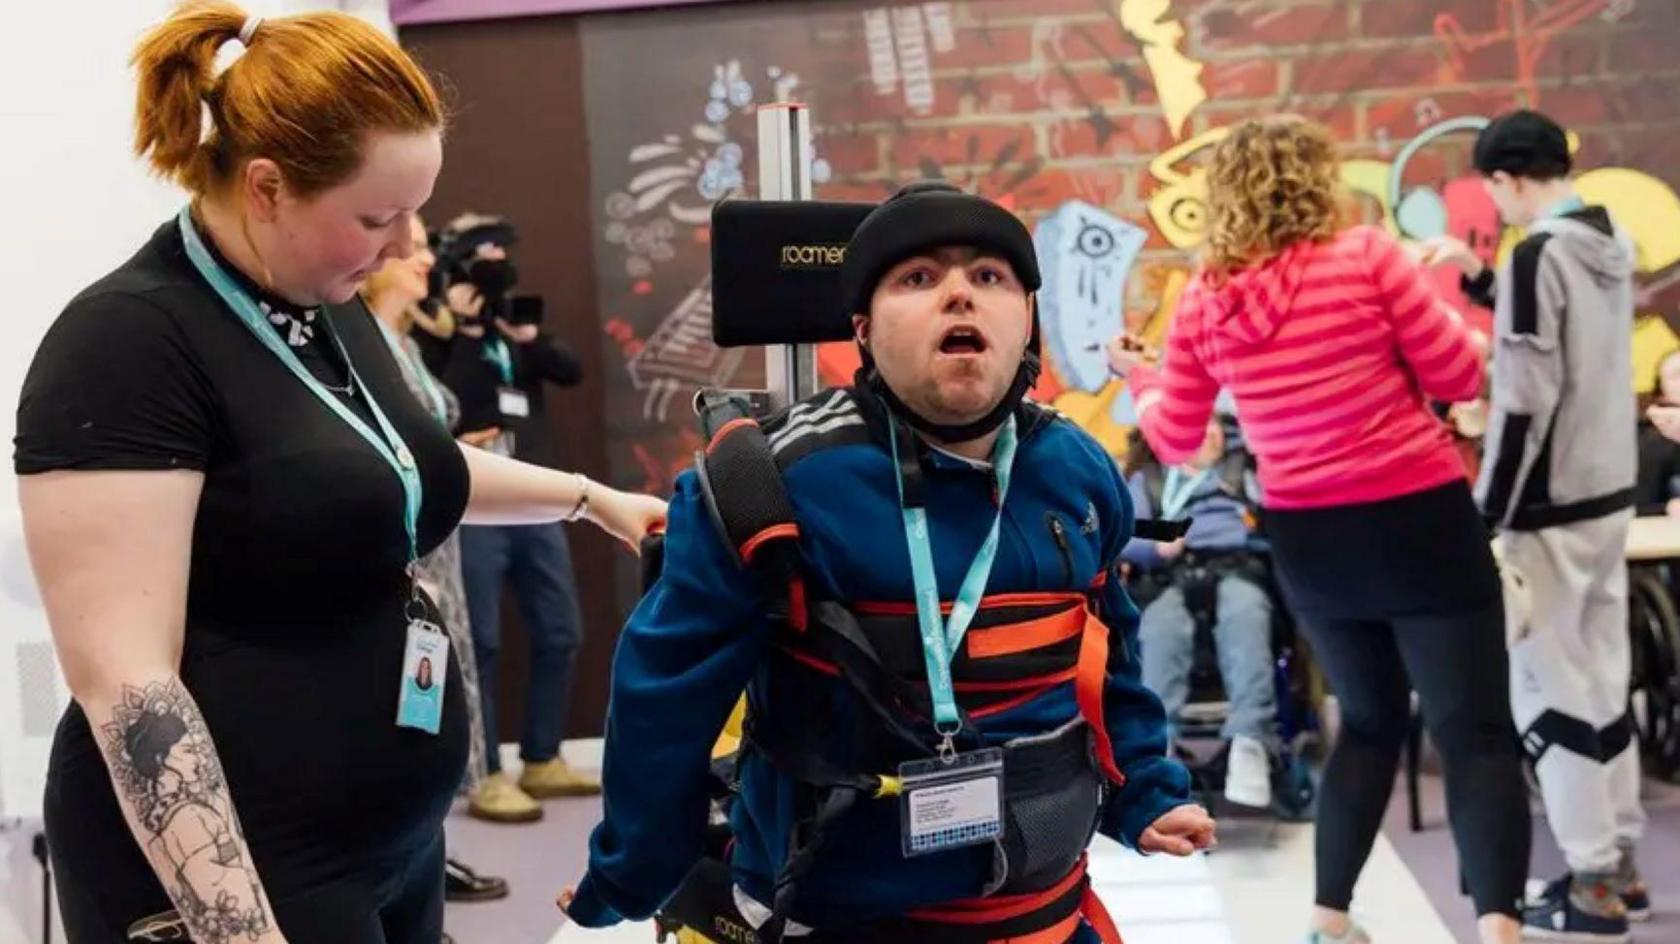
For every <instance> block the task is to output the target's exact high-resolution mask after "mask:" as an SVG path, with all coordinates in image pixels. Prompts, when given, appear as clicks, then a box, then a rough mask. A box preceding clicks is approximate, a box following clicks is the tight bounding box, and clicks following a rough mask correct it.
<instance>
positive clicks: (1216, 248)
mask: <svg viewBox="0 0 1680 944" xmlns="http://www.w3.org/2000/svg"><path fill="white" fill-rule="evenodd" d="M1337 173H1338V160H1337V156H1336V145H1335V142H1334V141H1332V140H1331V138H1330V131H1329V129H1327V128H1325V127H1324V126H1323V125H1321V124H1319V123H1318V122H1315V121H1311V120H1308V119H1306V118H1302V117H1300V116H1298V115H1279V116H1276V117H1271V118H1259V119H1254V120H1251V121H1245V122H1243V123H1242V124H1240V125H1238V126H1237V127H1236V128H1235V129H1233V130H1232V132H1231V133H1230V135H1229V136H1227V137H1226V138H1225V139H1224V140H1223V141H1221V142H1219V144H1218V145H1217V146H1216V147H1215V148H1214V150H1213V161H1212V164H1211V166H1210V167H1209V168H1208V176H1207V183H1208V214H1209V217H1210V224H1209V233H1208V241H1207V249H1206V251H1205V255H1204V263H1205V266H1206V269H1207V271H1208V273H1209V274H1210V275H1212V276H1213V278H1214V279H1215V280H1216V281H1217V280H1221V279H1223V278H1224V277H1225V276H1227V275H1230V274H1231V273H1233V272H1235V271H1237V270H1240V269H1244V268H1247V267H1248V266H1251V265H1254V264H1255V263H1257V262H1262V261H1264V260H1266V259H1269V258H1271V257H1272V256H1275V255H1277V254H1278V253H1280V252H1283V251H1284V250H1285V249H1288V248H1289V247H1290V246H1293V245H1295V244H1296V243H1299V242H1302V241H1305V240H1310V241H1312V242H1325V241H1327V240H1329V239H1330V238H1331V237H1332V236H1334V235H1335V233H1336V231H1337V230H1338V229H1339V228H1340V227H1341V222H1342V215H1343V212H1344V211H1345V207H1344V206H1343V204H1342V200H1341V193H1340V186H1339V184H1338V182H1337Z"/></svg>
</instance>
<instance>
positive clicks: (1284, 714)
mask: <svg viewBox="0 0 1680 944" xmlns="http://www.w3.org/2000/svg"><path fill="white" fill-rule="evenodd" d="M1237 558H1240V559H1237ZM1233 573H1235V575H1236V576H1238V577H1240V578H1241V579H1246V580H1250V581H1252V582H1254V583H1255V584H1256V585H1258V586H1259V587H1260V588H1261V589H1262V590H1263V591H1264V592H1265V594H1266V596H1267V598H1268V599H1269V600H1270V601H1271V605H1272V619H1271V629H1272V637H1271V641H1272V679H1273V684H1274V685H1275V687H1276V691H1277V731H1276V734H1275V746H1274V753H1273V756H1272V770H1271V774H1272V805H1271V809H1270V812H1271V813H1272V815H1273V816H1276V817H1277V818H1278V819H1280V820H1282V821H1284V822H1306V821H1308V820H1311V819H1312V818H1313V813H1314V811H1315V809H1316V807H1315V803H1316V801H1317V797H1318V782H1317V779H1316V774H1315V772H1314V770H1313V768H1312V765H1311V763H1310V761H1311V760H1312V759H1313V758H1315V757H1316V756H1317V755H1318V754H1319V753H1320V752H1321V750H1322V737H1321V733H1320V732H1321V726H1320V724H1319V718H1318V713H1317V710H1316V708H1315V707H1314V705H1315V699H1314V696H1313V692H1314V682H1313V674H1312V669H1311V661H1310V659H1308V658H1307V656H1306V653H1305V652H1303V648H1302V645H1301V642H1300V639H1299V637H1298V635H1297V633H1296V630H1295V624H1294V621H1293V620H1292V619H1291V618H1290V615H1289V610H1288V608H1287V607H1286V606H1285V604H1284V600H1283V594H1282V592H1281V591H1280V590H1279V589H1278V586H1277V583H1276V580H1275V578H1274V577H1273V575H1272V568H1271V562H1270V559H1269V557H1268V556H1267V555H1266V553H1265V552H1264V551H1263V550H1251V551H1244V552H1241V554H1239V555H1220V556H1217V557H1210V556H1207V555H1199V554H1197V553H1196V552H1194V551H1189V552H1186V553H1185V555H1184V557H1183V558H1181V559H1180V561H1178V562H1176V563H1175V566H1174V567H1172V568H1171V569H1170V570H1168V571H1165V572H1148V573H1135V574H1133V575H1132V576H1131V578H1130V579H1128V581H1127V590H1128V592H1129V593H1131V595H1132V599H1133V602H1134V603H1136V604H1137V606H1138V608H1139V609H1140V610H1141V609H1143V608H1144V607H1145V606H1147V605H1149V603H1151V602H1153V601H1154V600H1155V598H1156V597H1158V596H1159V595H1160V594H1161V593H1163V592H1165V591H1166V589H1167V588H1168V587H1170V586H1174V585H1176V586H1178V587H1179V588H1180V589H1181V590H1182V591H1183V593H1184V603H1185V608H1186V609H1188V610H1189V611H1190V615H1191V618H1192V619H1193V620H1194V621H1195V645H1194V655H1193V657H1192V658H1193V661H1192V663H1191V669H1190V697H1189V700H1188V701H1187V702H1186V703H1185V706H1184V709H1183V710H1182V711H1181V712H1180V713H1179V717H1178V718H1177V719H1175V721H1176V728H1177V731H1178V741H1179V745H1178V747H1177V752H1178V754H1179V758H1180V760H1183V761H1184V762H1185V764H1186V766H1188V767H1189V768H1190V774H1191V781H1192V785H1193V787H1194V789H1195V790H1196V792H1197V793H1198V794H1199V795H1200V798H1201V799H1202V801H1203V803H1204V805H1208V806H1209V808H1210V809H1213V808H1215V806H1213V805H1211V804H1214V803H1215V802H1216V801H1217V800H1218V798H1220V797H1222V796H1223V794H1224V789H1225V772H1226V766H1227V760H1228V755H1229V752H1230V745H1229V744H1222V745H1220V746H1219V748H1218V749H1217V750H1216V751H1215V752H1214V753H1212V754H1211V755H1202V754H1198V753H1197V752H1195V751H1191V750H1188V749H1186V748H1185V747H1184V745H1183V742H1185V741H1191V742H1198V743H1203V744H1206V743H1212V742H1218V741H1219V740H1220V729H1221V727H1222V726H1223V724H1224V722H1225V719H1226V717H1227V716H1228V715H1229V713H1230V711H1229V702H1228V701H1227V699H1226V697H1225V689H1224V681H1223V679H1222V677H1221V675H1220V671H1219V652H1218V647H1217V645H1216V643H1215V640H1214V626H1215V624H1216V622H1217V620H1218V618H1219V612H1218V585H1219V581H1220V579H1221V578H1222V577H1224V576H1227V575H1230V574H1233Z"/></svg>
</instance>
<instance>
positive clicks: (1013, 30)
mask: <svg viewBox="0 0 1680 944" xmlns="http://www.w3.org/2000/svg"><path fill="white" fill-rule="evenodd" d="M584 37H585V53H586V73H587V83H588V88H587V94H588V101H589V123H590V127H589V136H588V147H589V148H590V153H591V167H592V175H593V186H594V189H595V192H596V200H595V205H594V206H595V218H594V220H593V221H592V222H591V225H592V226H593V227H594V228H595V231H596V232H597V266H598V267H599V285H600V287H601V297H600V298H598V299H594V300H584V299H580V300H578V302H579V305H580V307H582V306H583V305H585V304H588V305H590V306H592V309H593V310H594V311H595V312H596V314H597V316H598V317H599V319H600V324H601V326H602V330H603V331H605V332H606V333H607V334H608V335H609V336H610V337H611V338H612V339H613V340H614V341H615V342H616V345H614V350H613V354H612V355H611V356H610V357H609V363H606V364H603V365H602V367H603V369H604V371H605V372H606V375H607V376H608V377H609V378H610V380H609V382H610V383H611V384H612V385H613V386H612V387H611V388H610V392H609V403H611V404H613V405H614V410H615V415H614V416H613V418H612V421H611V424H610V425H611V428H612V435H613V437H614V441H613V443H612V455H613V463H614V468H613V472H614V476H615V479H616V480H617V482H618V484H621V485H624V486H629V487H635V488H646V489H652V490H662V489H667V488H669V486H670V483H671V480H672V479H673V477H674V475H675V473H676V472H677V471H678V470H680V469H681V468H683V467H684V466H686V465H687V464H688V462H689V461H690V458H691V456H692V453H693V450H694V449H695V448H697V447H698V446H699V441H698V437H697V435H696V434H695V433H694V431H693V428H692V427H693V421H692V415H691V413H690V410H689V399H690V396H691V395H692V392H693V390H694V389H695V387H696V386H698V385H706V384H726V383H733V384H744V385H750V384H754V383H758V382H760V380H761V375H762V364H761V361H762V358H761V357H760V356H759V355H758V354H757V353H756V352H745V353H743V352H738V351H737V352H722V351H719V350H717V349H716V348H714V347H713V346H712V345H711V343H710V341H709V337H710V335H709V331H710V318H711V308H710V295H709V289H708V283H707V274H708V273H707V269H708V261H709V256H708V237H709V233H708V230H707V226H706V224H707V219H708V214H709V209H710V206H711V205H712V204H713V203H714V202H715V201H717V200H719V199H721V198H724V197H726V196H728V195H730V194H734V193H739V192H743V189H744V188H747V187H748V183H749V182H751V181H754V180H756V176H755V175H756V170H755V169H754V166H753V165H754V155H755V145H754V141H753V133H754V130H755V124H754V119H753V117H752V107H753V106H754V105H755V104H759V103H764V102H772V101H801V102H805V103H807V104H808V105H810V106H811V108H812V115H813V122H814V125H815V127H816V151H817V157H818V159H817V162H816V165H815V174H814V176H815V178H816V182H817V187H816V189H817V195H818V196H819V197H822V198H827V199H851V200H878V199H880V198H881V197H883V196H885V195H886V194H887V193H889V192H891V191H892V190H893V189H895V188H896V187H897V186H898V185H899V184H900V183H903V182H904V181H907V180H910V179H913V178H917V177H943V178H947V179H949V180H952V181H954V182H956V183H958V184H960V185H961V186H963V187H965V188H968V189H971V190H973V191H975V192H978V193H982V194H985V195H986V196H989V197H992V198H994V199H997V200H1000V201H1002V202H1004V203H1005V204H1006V205H1008V206H1010V207H1011V208H1012V209H1013V210H1014V211H1015V212H1017V213H1018V214H1020V215H1021V216H1022V217H1023V219H1025V220H1026V221H1027V222H1028V224H1029V225H1030V226H1031V227H1033V230H1034V237H1035V242H1036V243H1037V245H1038V251H1039V253H1040V256H1041V261H1042V263H1043V268H1044V270H1045V272H1046V274H1047V283H1046V288H1045V291H1044V293H1043V297H1042V299H1041V302H1042V312H1043V319H1044V336H1045V340H1046V346H1047V351H1048V357H1047V361H1048V364H1049V369H1048V370H1047V371H1046V375H1045V378H1044V382H1043V383H1042V384H1041V386H1040V388H1039V390H1038V391H1037V395H1038V396H1039V398H1040V399H1043V400H1046V401H1048V402H1052V403H1054V404H1055V405H1056V406H1057V407H1059V408H1060V409H1062V410H1063V411H1064V412H1066V413H1067V414H1069V415H1070V416H1072V417H1073V418H1074V419H1075V420H1076V421H1077V422H1079V423H1080V424H1081V425H1082V426H1084V427H1085V428H1087V429H1088V430H1090V431H1091V432H1092V433H1094V434H1095V435H1097V436H1098V438H1099V439H1101V440H1102V441H1103V442H1104V444H1105V445H1107V446H1108V447H1109V448H1110V449H1111V450H1112V451H1114V452H1116V453H1117V454H1118V453H1119V452H1120V451H1121V450H1122V449H1123V444H1124V437H1125V433H1126V430H1127V428H1128V426H1129V424H1130V422H1131V404H1130V402H1129V399H1128V397H1127V394H1126V393H1125V391H1124V390H1123V389H1122V388H1121V387H1120V385H1118V384H1116V383H1113V382H1111V381H1110V380H1109V378H1108V374H1107V371H1106V368H1105V366H1104V363H1103V361H1102V359H1101V357H1100V354H1098V353H1097V352H1096V351H1094V350H1093V345H1098V344H1100V343H1101V342H1103V341H1106V340H1107V338H1109V337H1111V336H1112V335H1113V334H1115V333H1117V332H1119V331H1120V330H1122V327H1123V326H1129V327H1130V328H1131V329H1133V330H1135V331H1139V332H1141V333H1143V334H1144V335H1145V336H1146V337H1149V338H1151V339H1153V340H1156V341H1159V340H1160V339H1161V337H1162V336H1163V335H1164V333H1165V331H1166V329H1167V325H1168V323H1169V321H1170V316H1171V312H1172V309H1173V304H1174V300H1175V298H1176V296H1177V293H1178V291H1179V290H1180V289H1181V288H1182V286H1183V285H1184V284H1185V281H1186V279H1187V278H1188V276H1189V274H1190V273H1191V272H1192V271H1193V267H1194V264H1195V257H1194V253H1195V250H1196V248H1197V246H1198V245H1199V244H1200V242H1201V240H1202V238H1203V226H1204V222H1205V208H1204V206H1203V203H1202V200H1203V194H1204V185H1203V179H1202V176H1201V170H1200V166H1201V161H1202V159H1203V158H1204V157H1205V155H1206V152H1207V149H1208V148H1209V147H1210V146H1211V145H1212V144H1214V143H1215V142H1217V141H1218V140H1219V138H1220V137H1221V136H1222V135H1224V134H1225V133H1226V132H1227V129H1228V128H1229V127H1230V126H1231V125H1232V124H1234V123H1235V122H1237V121H1240V120H1242V119H1244V118H1247V117H1250V116H1255V115H1264V114H1271V113H1276V112H1281V111H1293V112H1298V113H1301V114H1305V115H1308V116H1311V117H1314V118H1317V119H1319V120H1321V121H1324V122H1325V123H1327V124H1328V125H1329V126H1330V127H1331V128H1332V129H1334V131H1335V133H1336V135H1337V137H1338V139H1339V140H1340V142H1341V143H1342V144H1343V146H1344V148H1345V157H1346V161H1345V163H1344V165H1343V171H1342V177H1343V180H1344V182H1345V184H1346V185H1347V187H1348V189H1349V191H1350V192H1351V193H1353V194H1356V195H1357V199H1358V200H1359V201H1360V202H1361V203H1362V205H1363V208H1364V212H1365V213H1366V215H1367V218H1368V219H1370V220H1371V221H1373V222H1381V223H1382V224H1383V225H1386V226H1388V227H1389V228H1390V229H1391V230H1392V231H1394V232H1396V233H1397V234H1399V235H1401V236H1402V237H1406V238H1423V237H1426V236H1429V235H1433V234H1435V233H1440V232H1452V233H1455V234H1458V235H1460V236H1462V237H1464V238H1466V239H1467V240H1468V241H1470V242H1471V244H1472V245H1474V246H1476V247H1478V248H1479V249H1480V250H1481V251H1482V252H1483V253H1484V254H1485V255H1486V256H1487V258H1489V259H1494V258H1496V257H1497V256H1498V254H1499V253H1500V252H1501V251H1502V249H1503V248H1504V247H1508V246H1509V245H1510V243H1511V242H1512V240H1513V239H1514V238H1516V237H1517V234H1514V233H1508V232H1502V231H1501V228H1500V227H1499V225H1498V222H1497V219H1496V217H1495V214H1494V211H1493V208H1492V206H1491V204H1490V203H1489V202H1488V200H1487V198H1486V197H1485V196H1484V195H1483V194H1482V192H1481V189H1480V187H1479V185H1478V184H1477V183H1476V181H1475V180H1474V179H1473V175H1471V174H1469V173H1468V162H1467V156H1468V145H1469V142H1470V141H1471V140H1472V139H1473V137H1474V132H1475V130H1476V129H1477V128H1478V127H1479V126H1480V122H1482V121H1485V119H1486V118H1487V117H1489V116H1491V115H1493V114H1495V113H1497V112H1499V111H1501V110H1504V109H1506V108H1509V107H1512V106H1513V105H1516V104H1529V105H1533V106H1536V107H1540V108H1543V109H1545V110H1546V111H1548V112H1550V113H1552V114H1553V115H1554V116H1555V117H1556V118H1558V119H1559V120H1560V121H1561V122H1563V123H1564V124H1565V125H1566V126H1567V127H1568V128H1570V130H1571V131H1572V132H1573V134H1574V135H1575V137H1576V139H1577V142H1578V150H1577V159H1578V164H1579V166H1580V167H1581V168H1582V169H1583V170H1584V171H1585V173H1584V174H1583V175H1582V177H1581V181H1580V184H1581V188H1582V190H1583V191H1584V192H1585V193H1586V196H1587V197H1588V199H1589V200H1595V201H1598V202H1602V203H1604V204H1606V205H1607V206H1608V207H1609V208H1610V210H1611V211H1612V213H1614V214H1615V216H1616V217H1617V218H1618V220H1619V221H1620V222H1621V223H1622V224H1623V225H1624V226H1626V227H1628V228H1629V229H1630V230H1631V231H1632V233H1633V235H1634V237H1635V239H1636V241H1637V242H1638V245H1639V251H1640V270H1641V275H1640V279H1641V287H1642V295H1641V309H1640V310H1641V315H1642V317H1641V320H1640V323H1639V326H1638V328H1637V330H1636V334H1635V338H1634V339H1631V340H1630V343H1635V344H1636V349H1637V351H1638V353H1639V363H1640V364H1641V367H1640V374H1641V379H1642V380H1644V385H1645V386H1647V387H1648V386H1649V379H1648V378H1649V376H1650V375H1651V374H1652V373H1653V372H1654V363H1655V359H1656V358H1657V357H1658V356H1660V354H1661V353H1663V352H1664V351H1666V350H1667V349H1669V348H1671V347H1674V346H1676V345H1677V344H1680V341H1677V340H1676V337H1675V335H1674V334H1673V333H1672V331H1671V330H1670V328H1669V327H1668V324H1667V322H1668V321H1671V320H1676V318H1675V314H1676V310H1677V307H1680V304H1677V303H1680V290H1677V289H1680V198H1677V197H1676V190H1677V189H1680V95H1676V94H1675V93H1674V89H1675V88H1676V83H1677V81H1680V60H1676V59H1675V58H1674V57H1673V53H1672V50H1673V48H1674V43H1675V40H1677V39H1680V5H1676V4H1674V3H1672V2H1658V0H1450V2H1437V3H1424V2H1418V0H1334V2H1316V0H1245V2H1232V0H969V2H928V3H901V4H896V5H869V4H859V3H855V2H840V3H804V2H788V3H781V4H774V5H759V4H752V5H740V6H734V5H726V6H721V7H701V8H687V9H676V10H661V11H651V12H641V13H633V14H623V15H612V16H599V17H592V18H589V19H587V20H586V21H585V28H584ZM1440 282H1441V286H1442V289H1443V291H1444V292H1445V293H1446V294H1447V295H1448V297H1449V298H1452V299H1454V300H1455V303H1458V304H1462V303H1463V300H1462V299H1461V298H1459V297H1458V296H1457V289H1456V279H1455V278H1450V277H1448V276H1447V275H1446V274H1445V273H1442V274H1441V276H1440ZM1476 317H1480V316H1479V315H1476ZM855 364H856V355H855V353H854V352H853V351H852V350H850V348H849V346H848V345H838V346H831V348H830V349H825V350H823V351H822V352H821V366H822V371H823V374H824V377H825V379H827V380H828V381H830V382H836V383H841V382H845V381H846V380H848V379H849V377H850V373H851V370H852V369H853V367H855Z"/></svg>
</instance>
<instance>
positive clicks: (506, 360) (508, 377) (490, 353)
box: [484, 328, 513, 387]
mask: <svg viewBox="0 0 1680 944" xmlns="http://www.w3.org/2000/svg"><path fill="white" fill-rule="evenodd" d="M484 333H485V334H488V335H489V337H488V338H486V339H485V340H484V359H485V360H487V361H489V362H490V363H492V364H495V365H496V367H497V368H499V369H500V370H501V372H502V383H503V384H504V385H506V386H509V387H511V386H513V352H512V351H510V350H508V346H507V342H506V341H503V340H502V339H501V338H499V337H497V336H496V334H495V332H494V331H492V330H490V329H488V328H486V329H485V332H484Z"/></svg>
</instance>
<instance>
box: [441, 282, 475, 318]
mask: <svg viewBox="0 0 1680 944" xmlns="http://www.w3.org/2000/svg"><path fill="white" fill-rule="evenodd" d="M443 301H444V304H446V305H448V306H449V310H450V311H453V312H454V313H455V314H457V315H461V316H463V317H466V318H477V317H478V313H479V312H481V311H483V310H484V296H483V294H481V293H480V292H479V290H478V286H476V285H474V284H472V283H471V282H456V283H455V284H454V285H451V286H449V288H448V289H446V290H445V291H444V293H443Z"/></svg>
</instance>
